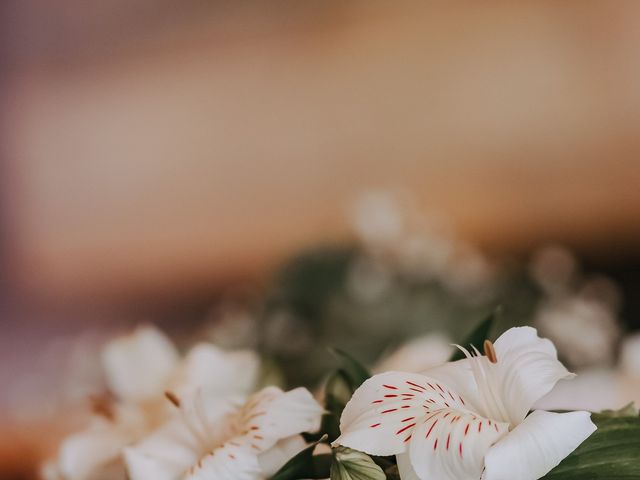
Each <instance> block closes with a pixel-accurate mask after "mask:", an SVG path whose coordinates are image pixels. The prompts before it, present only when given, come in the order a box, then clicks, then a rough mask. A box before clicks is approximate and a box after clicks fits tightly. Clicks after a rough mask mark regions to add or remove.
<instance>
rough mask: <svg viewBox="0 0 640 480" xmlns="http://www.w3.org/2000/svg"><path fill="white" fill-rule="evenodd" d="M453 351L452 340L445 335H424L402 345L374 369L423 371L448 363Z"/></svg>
mask: <svg viewBox="0 0 640 480" xmlns="http://www.w3.org/2000/svg"><path fill="white" fill-rule="evenodd" d="M452 351H453V347H452V346H451V342H450V341H448V339H447V338H446V337H445V336H444V335H439V334H430V335H424V336H422V337H419V338H415V339H412V340H409V341H408V342H406V343H405V344H403V345H401V346H400V348H398V349H397V350H395V351H394V352H392V353H391V354H390V355H388V356H386V357H384V358H383V359H382V361H381V362H379V363H378V365H377V366H375V367H374V369H373V371H374V372H390V371H399V372H412V373H418V372H423V371H425V370H427V369H429V368H432V367H436V366H438V365H442V364H443V363H446V362H447V361H448V360H449V358H451V353H452Z"/></svg>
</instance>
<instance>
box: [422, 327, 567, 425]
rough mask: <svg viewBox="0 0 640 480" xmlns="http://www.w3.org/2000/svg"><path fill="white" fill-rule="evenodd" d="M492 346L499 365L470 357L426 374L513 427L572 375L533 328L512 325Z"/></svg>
mask: <svg viewBox="0 0 640 480" xmlns="http://www.w3.org/2000/svg"><path fill="white" fill-rule="evenodd" d="M494 348H495V352H496V355H497V363H491V362H490V361H489V360H488V359H487V358H486V357H484V356H481V357H474V358H466V359H464V360H458V361H457V362H450V363H447V364H444V365H441V366H439V367H435V368H432V369H429V370H427V371H426V372H424V374H425V375H427V376H430V377H433V378H437V379H439V380H441V381H446V382H447V383H448V384H449V385H451V387H452V388H454V389H455V390H456V391H457V392H459V393H460V394H461V395H463V396H464V398H465V400H467V403H468V404H469V405H472V406H473V409H474V410H475V411H477V412H479V413H480V414H481V415H483V416H486V417H489V418H493V419H497V420H501V421H505V422H509V423H511V424H512V425H517V424H519V423H520V422H521V421H522V420H523V419H524V417H525V416H526V415H527V413H529V411H530V410H531V407H532V406H533V405H534V403H535V402H536V401H537V400H538V399H540V398H542V397H543V396H544V395H546V394H547V393H548V392H549V391H551V389H552V388H553V387H554V385H555V384H556V383H557V382H558V381H559V380H561V379H565V378H572V377H573V376H574V375H573V374H572V373H569V372H568V371H567V369H566V368H565V367H564V365H562V363H560V362H559V361H558V357H557V353H556V349H555V347H554V346H553V343H551V341H549V340H546V339H542V338H540V337H538V334H537V332H536V330H535V329H534V328H531V327H516V328H511V329H509V330H507V331H506V332H505V333H503V334H502V335H501V336H500V338H498V340H496V342H495V344H494Z"/></svg>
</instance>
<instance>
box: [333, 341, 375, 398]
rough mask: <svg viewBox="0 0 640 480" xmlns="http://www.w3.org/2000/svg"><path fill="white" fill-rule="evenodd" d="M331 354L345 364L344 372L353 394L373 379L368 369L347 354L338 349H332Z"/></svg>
mask: <svg viewBox="0 0 640 480" xmlns="http://www.w3.org/2000/svg"><path fill="white" fill-rule="evenodd" d="M331 352H332V353H333V354H334V355H335V356H336V357H338V358H340V359H341V360H342V362H343V366H342V370H343V371H344V373H345V375H346V377H347V379H348V380H349V384H350V386H351V390H352V392H354V391H355V390H356V389H357V388H358V387H359V386H360V385H362V384H363V383H364V381H365V380H368V379H369V377H371V374H370V373H369V370H367V369H366V367H364V366H363V365H362V364H361V363H360V362H359V361H358V360H356V359H355V358H353V357H352V356H351V355H349V354H348V353H347V352H345V351H343V350H340V349H338V348H333V349H331Z"/></svg>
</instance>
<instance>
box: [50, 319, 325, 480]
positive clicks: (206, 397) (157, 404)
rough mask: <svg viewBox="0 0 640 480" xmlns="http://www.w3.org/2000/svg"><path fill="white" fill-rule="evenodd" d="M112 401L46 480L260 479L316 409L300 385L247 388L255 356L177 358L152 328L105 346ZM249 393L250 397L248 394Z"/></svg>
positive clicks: (280, 460)
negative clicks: (284, 389)
mask: <svg viewBox="0 0 640 480" xmlns="http://www.w3.org/2000/svg"><path fill="white" fill-rule="evenodd" d="M102 362H103V366H104V369H105V373H106V376H107V383H108V387H109V393H110V395H109V396H104V397H100V398H94V399H93V406H94V412H95V415H94V418H93V419H92V421H91V423H90V425H89V426H88V427H87V429H86V430H84V431H82V432H79V433H76V434H73V435H71V436H70V437H68V438H67V439H65V440H64V441H63V442H62V444H61V446H60V449H59V454H58V458H57V459H56V460H55V461H51V462H49V463H47V464H46V465H45V466H44V468H43V477H44V478H45V479H46V480H121V479H122V480H124V479H127V478H129V479H131V480H149V479H154V480H163V479H166V480H177V479H192V480H196V479H229V480H242V479H252V480H254V479H262V478H268V477H269V476H270V475H272V474H273V473H275V472H276V471H277V470H278V469H279V468H280V467H281V466H282V465H283V464H284V463H285V462H286V461H287V460H288V459H289V458H291V457H292V456H294V455H295V454H296V453H298V452H299V451H300V450H302V449H303V448H304V447H305V442H304V440H303V438H302V437H301V436H300V434H301V433H302V432H309V431H315V430H317V429H318V428H319V426H320V419H321V416H322V412H323V410H322V407H321V406H320V405H319V404H318V403H317V402H316V401H315V399H314V398H313V397H312V395H311V394H310V393H309V392H308V391H307V390H306V389H304V388H297V389H295V390H291V391H289V392H284V391H282V390H281V389H279V388H277V387H267V388H264V389H262V390H260V391H258V392H253V390H254V387H255V385H256V382H257V379H258V373H259V369H260V362H259V358H258V356H257V355H256V354H255V353H254V352H252V351H235V352H225V351H223V350H221V349H219V348H217V347H216V346H214V345H212V344H205V343H202V344H198V345H196V346H194V347H193V348H192V349H191V350H190V351H189V352H188V353H187V354H186V356H185V357H184V358H182V359H181V358H180V357H179V355H178V352H177V350H176V348H175V347H174V345H173V344H172V343H171V342H170V341H169V339H168V338H167V337H165V336H164V335H163V334H162V333H161V332H160V331H158V330H157V329H155V328H153V327H141V328H138V329H137V330H136V331H135V332H133V333H132V334H131V335H128V336H125V337H122V338H118V339H116V340H113V341H112V342H110V343H109V344H107V346H106V347H105V349H104V351H103V354H102ZM252 392H253V393H252Z"/></svg>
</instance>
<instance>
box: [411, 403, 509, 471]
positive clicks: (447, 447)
mask: <svg viewBox="0 0 640 480" xmlns="http://www.w3.org/2000/svg"><path fill="white" fill-rule="evenodd" d="M508 431H509V425H508V424H507V423H495V422H493V421H492V420H489V419H487V418H483V417H479V416H477V415H475V414H473V413H471V412H469V411H461V410H454V409H442V410H438V411H437V412H435V413H434V414H431V415H429V416H427V417H425V419H424V420H423V421H421V422H420V423H419V424H418V426H417V427H416V430H415V431H414V434H413V438H412V439H411V442H410V445H409V456H410V459H411V465H412V467H413V470H414V471H415V473H416V475H417V476H418V478H420V479H421V480H431V479H434V478H437V479H438V480H478V479H479V478H480V475H481V473H482V467H483V464H484V456H485V454H486V452H487V451H488V450H489V448H491V445H493V444H494V443H495V442H496V441H498V440H499V439H500V438H502V437H503V436H505V435H506V434H507V433H508Z"/></svg>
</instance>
